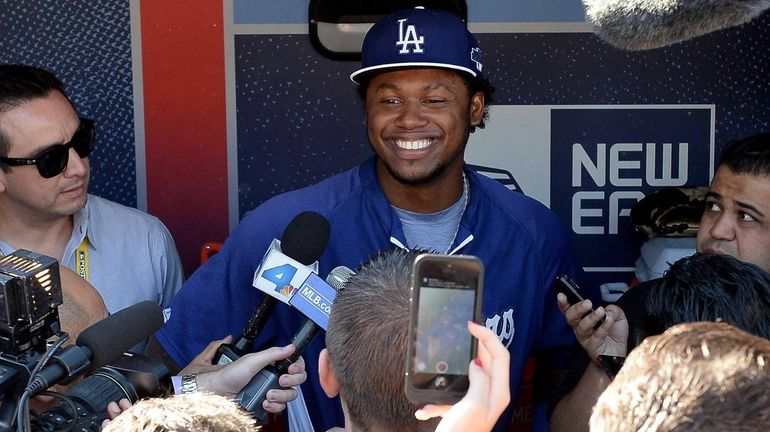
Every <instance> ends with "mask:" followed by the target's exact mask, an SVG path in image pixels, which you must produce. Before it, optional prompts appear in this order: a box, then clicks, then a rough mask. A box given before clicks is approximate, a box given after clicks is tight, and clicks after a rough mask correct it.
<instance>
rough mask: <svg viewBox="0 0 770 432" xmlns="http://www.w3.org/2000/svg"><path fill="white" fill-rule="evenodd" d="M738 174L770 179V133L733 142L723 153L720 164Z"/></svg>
mask: <svg viewBox="0 0 770 432" xmlns="http://www.w3.org/2000/svg"><path fill="white" fill-rule="evenodd" d="M719 165H720V166H722V165H724V166H726V167H728V168H730V171H732V172H734V173H736V174H748V175H752V176H758V177H770V133H762V134H759V135H754V136H750V137H747V138H742V139H739V140H736V141H733V142H731V143H729V144H728V145H727V147H726V148H725V150H724V151H723V152H722V159H721V161H720V163H719Z"/></svg>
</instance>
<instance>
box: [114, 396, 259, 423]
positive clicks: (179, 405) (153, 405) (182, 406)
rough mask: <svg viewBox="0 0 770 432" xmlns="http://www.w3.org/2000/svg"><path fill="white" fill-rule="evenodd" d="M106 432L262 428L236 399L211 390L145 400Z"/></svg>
mask: <svg viewBox="0 0 770 432" xmlns="http://www.w3.org/2000/svg"><path fill="white" fill-rule="evenodd" d="M102 430H103V431H104V432H118V431H120V432H140V431H142V432H226V431H227V432H230V431H233V432H234V431H249V430H258V429H257V427H256V423H255V421H254V419H253V418H252V417H251V416H250V415H249V414H248V413H247V412H246V411H243V410H242V409H241V408H240V406H239V405H238V404H237V403H236V402H234V401H233V400H232V399H228V398H226V397H224V396H219V395H215V394H211V393H205V392H201V393H192V394H185V395H176V396H171V397H168V398H153V399H143V400H140V401H139V402H137V403H135V404H134V405H133V406H132V407H131V408H129V409H127V410H126V411H124V412H123V413H121V414H120V415H119V416H118V417H116V418H115V420H113V421H111V422H110V424H108V425H107V427H105V428H104V429H102Z"/></svg>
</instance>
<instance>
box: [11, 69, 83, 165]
mask: <svg viewBox="0 0 770 432" xmlns="http://www.w3.org/2000/svg"><path fill="white" fill-rule="evenodd" d="M54 90H56V91H58V92H59V93H61V94H62V95H64V97H65V98H67V100H68V101H69V97H68V96H67V92H66V91H65V90H64V85H63V84H62V82H61V80H59V78H56V76H55V75H54V74H52V73H51V72H48V71H47V70H45V69H41V68H38V67H35V66H28V65H21V64H3V65H0V115H2V114H3V113H5V112H7V111H9V110H11V109H13V108H16V107H19V106H21V105H24V104H25V103H27V102H29V101H30V100H32V99H37V98H42V97H46V96H47V95H48V94H49V93H51V92H52V91H54ZM70 104H72V101H70ZM10 147H11V143H9V142H8V139H7V138H6V137H5V135H4V134H3V131H2V130H1V129H0V156H8V151H10ZM0 168H2V169H3V170H8V167H7V166H6V165H5V164H1V163H0Z"/></svg>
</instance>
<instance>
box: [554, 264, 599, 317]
mask: <svg viewBox="0 0 770 432" xmlns="http://www.w3.org/2000/svg"><path fill="white" fill-rule="evenodd" d="M556 291H557V292H560V293H562V294H564V295H565V296H567V303H569V305H570V306H574V305H576V304H577V303H580V302H582V301H583V300H585V299H586V296H585V294H584V293H583V290H582V289H581V288H580V286H578V284H577V283H576V282H575V281H574V280H572V278H570V277H569V276H567V275H566V274H563V275H559V276H558V277H557V278H556ZM593 311H594V310H593V308H592V309H591V310H589V311H588V312H586V313H585V315H583V317H584V318H585V317H586V316H587V315H588V314H591V313H593ZM604 321H605V317H602V319H601V320H599V322H597V323H596V325H594V330H596V329H598V328H599V327H600V326H601V325H602V324H604Z"/></svg>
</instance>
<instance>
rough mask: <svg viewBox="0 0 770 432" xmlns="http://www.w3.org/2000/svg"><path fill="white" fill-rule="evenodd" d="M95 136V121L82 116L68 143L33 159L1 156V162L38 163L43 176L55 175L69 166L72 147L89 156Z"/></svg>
mask: <svg viewBox="0 0 770 432" xmlns="http://www.w3.org/2000/svg"><path fill="white" fill-rule="evenodd" d="M95 138H96V133H95V130H94V121H93V120H91V119H87V118H83V117H81V118H80V127H78V130H77V131H75V134H74V135H72V139H71V140H70V141H69V142H68V143H64V144H55V145H52V146H51V147H49V148H47V149H45V150H43V151H42V152H40V154H38V155H37V156H35V157H34V158H32V159H24V158H7V157H0V162H2V163H4V164H6V165H10V166H20V165H36V166H37V171H38V172H39V173H40V175H41V176H42V177H43V178H51V177H55V176H57V175H59V174H61V173H62V172H63V171H64V170H65V169H66V168H67V162H69V152H70V148H73V149H75V151H76V152H77V154H78V156H80V157H81V158H85V157H88V155H90V154H91V150H92V149H93V148H94V140H95Z"/></svg>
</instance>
